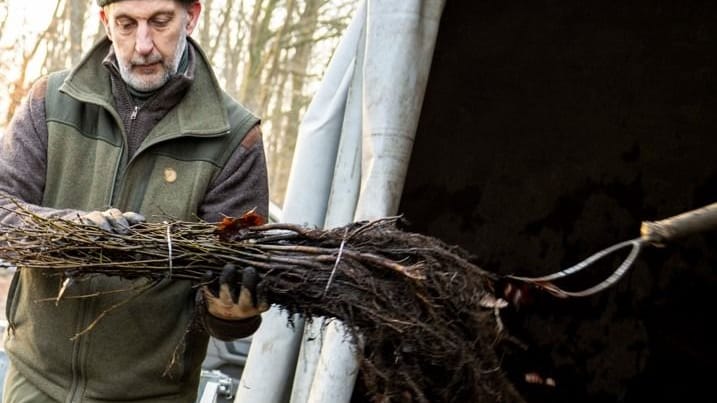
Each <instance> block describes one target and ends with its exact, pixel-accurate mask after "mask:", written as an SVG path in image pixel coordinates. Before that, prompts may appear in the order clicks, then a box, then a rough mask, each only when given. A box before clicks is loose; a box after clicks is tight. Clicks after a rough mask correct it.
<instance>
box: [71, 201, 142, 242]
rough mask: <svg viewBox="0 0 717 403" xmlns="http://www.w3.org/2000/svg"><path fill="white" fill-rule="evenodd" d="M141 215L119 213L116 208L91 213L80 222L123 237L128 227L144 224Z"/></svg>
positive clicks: (129, 212)
mask: <svg viewBox="0 0 717 403" xmlns="http://www.w3.org/2000/svg"><path fill="white" fill-rule="evenodd" d="M144 221H145V218H144V216H143V215H141V214H138V213H134V212H131V211H128V212H125V213H123V212H121V211H120V210H118V209H116V208H111V209H108V210H105V211H92V212H89V213H87V214H85V215H83V216H82V217H80V222H81V223H83V224H89V225H95V226H98V227H100V228H102V229H103V230H105V231H108V232H114V233H116V234H120V235H124V234H126V233H127V232H129V227H130V225H134V224H139V223H141V222H144Z"/></svg>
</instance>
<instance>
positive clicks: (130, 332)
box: [0, 0, 268, 403]
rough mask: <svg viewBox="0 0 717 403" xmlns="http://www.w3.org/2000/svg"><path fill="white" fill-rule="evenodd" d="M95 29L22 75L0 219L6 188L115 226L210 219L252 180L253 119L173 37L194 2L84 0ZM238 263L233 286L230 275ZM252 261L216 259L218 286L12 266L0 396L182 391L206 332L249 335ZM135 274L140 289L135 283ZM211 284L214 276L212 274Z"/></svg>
mask: <svg viewBox="0 0 717 403" xmlns="http://www.w3.org/2000/svg"><path fill="white" fill-rule="evenodd" d="M98 5H99V6H101V11H100V18H101V20H102V23H103V24H104V27H105V30H106V34H107V38H106V39H104V40H103V41H101V42H100V43H98V44H97V45H96V46H95V47H94V48H93V49H92V50H90V51H89V52H88V54H87V55H86V56H85V57H84V59H83V60H82V61H81V62H80V63H79V64H78V65H77V66H75V67H74V68H73V69H72V70H71V71H69V72H60V73H53V74H50V75H49V77H47V78H43V79H41V80H39V81H38V82H37V83H36V84H35V85H34V86H33V88H32V89H31V91H30V94H29V96H28V99H27V101H26V102H25V103H24V104H23V106H22V107H21V108H20V109H19V110H18V112H17V113H16V115H15V116H14V118H13V121H12V123H11V125H10V127H9V130H8V131H7V133H5V136H4V138H3V141H2V146H1V147H0V196H4V197H0V220H2V221H3V222H4V223H11V224H17V225H21V220H20V218H19V216H18V215H17V214H15V212H14V209H15V208H16V205H15V204H14V203H15V202H18V201H19V202H20V203H21V204H22V205H23V207H24V208H27V209H30V210H32V211H34V212H35V213H37V214H40V215H44V216H47V217H57V218H64V219H73V220H80V221H81V222H84V223H89V224H94V225H98V226H100V227H102V228H104V229H106V230H109V231H117V232H122V231H126V227H127V226H129V225H132V224H135V223H138V222H140V221H143V220H144V219H145V217H146V219H147V220H150V221H152V220H156V221H161V220H162V219H164V218H166V217H167V216H170V217H174V218H178V219H185V220H193V219H197V218H201V219H204V220H207V221H218V220H219V219H220V218H221V217H222V215H233V216H237V215H240V214H242V213H244V212H246V211H247V210H249V209H252V208H256V211H257V212H258V213H259V214H262V215H264V216H266V213H267V209H268V197H267V193H268V189H267V188H268V186H267V178H266V165H265V159H264V153H263V145H262V141H261V132H260V129H259V120H258V119H257V118H256V117H254V116H253V115H252V114H251V113H249V112H248V111H246V110H245V109H244V108H243V107H242V106H241V105H239V104H238V103H237V102H235V101H234V100H232V99H231V98H230V97H229V96H227V95H226V94H225V93H224V92H223V91H222V90H221V89H220V88H219V86H218V84H217V81H216V78H215V76H214V73H213V72H212V69H211V67H210V66H209V62H208V60H207V59H206V57H205V56H204V54H203V53H202V52H201V50H200V48H199V46H198V45H197V44H196V43H195V42H194V41H193V40H192V39H191V38H189V35H190V34H191V33H192V31H193V30H194V28H195V26H196V24H197V21H198V19H199V14H200V11H201V8H202V7H201V4H200V2H199V1H190V0H184V1H180V0H98ZM236 275H241V276H243V277H242V279H243V281H242V284H243V285H246V287H242V289H241V297H239V298H237V295H236V294H237V292H236V290H233V289H232V288H233V287H232V285H233V284H236V280H235V279H234V278H233V277H234V276H236ZM257 281H258V278H257V275H256V273H255V272H253V271H252V270H251V269H246V270H245V271H244V272H243V274H241V273H239V274H238V273H236V270H235V269H234V268H232V267H230V266H229V267H227V268H226V270H225V271H224V272H223V273H222V281H221V287H216V288H219V289H220V290H221V291H218V290H216V289H215V290H214V291H213V292H212V291H209V290H208V289H207V288H206V287H205V288H202V289H201V292H199V293H198V292H197V289H196V285H194V284H191V283H190V282H188V281H182V280H170V279H167V280H164V281H162V282H161V283H160V284H158V285H156V286H153V287H151V288H150V289H148V290H146V287H144V286H146V285H147V284H148V282H149V281H148V280H146V279H135V280H128V279H124V278H121V277H118V276H103V275H98V276H93V277H90V278H84V279H78V281H76V282H75V283H74V284H73V285H71V286H70V287H68V289H67V290H66V291H65V292H64V295H63V297H62V299H61V300H60V301H59V303H57V304H55V303H54V302H43V301H46V300H47V298H52V297H54V296H57V295H58V291H59V285H60V284H59V280H58V279H57V278H53V277H49V276H44V275H43V274H42V273H38V272H32V271H29V270H23V269H22V268H20V270H19V272H18V273H17V274H16V276H15V278H14V279H13V284H12V285H11V290H10V293H9V297H8V302H7V317H8V322H9V324H10V326H9V327H10V330H9V331H8V334H7V337H6V346H5V347H6V350H7V353H8V356H9V358H10V362H11V366H10V368H9V369H8V375H7V380H6V384H5V387H4V397H3V401H4V402H13V403H15V402H68V403H69V402H109V401H123V402H192V401H194V400H195V398H196V394H197V387H198V383H199V375H200V370H201V368H200V365H201V362H202V360H203V358H204V355H205V353H206V347H207V341H208V337H209V335H213V336H215V337H218V338H221V339H226V340H228V339H234V338H238V337H244V336H247V335H249V334H251V333H253V332H254V331H255V330H256V329H257V327H258V326H259V323H260V321H261V318H260V316H259V314H260V313H261V312H262V311H264V310H265V309H266V304H259V306H257V304H256V302H252V301H256V298H252V297H255V296H254V295H252V294H251V292H252V291H255V290H256V282H257ZM143 287H144V289H143ZM213 289H214V287H213Z"/></svg>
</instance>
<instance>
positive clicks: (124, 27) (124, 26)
mask: <svg viewBox="0 0 717 403" xmlns="http://www.w3.org/2000/svg"><path fill="white" fill-rule="evenodd" d="M135 25H136V24H135V23H134V22H133V21H117V27H118V28H119V29H120V31H122V32H129V31H131V30H132V29H133V28H134V27H135Z"/></svg>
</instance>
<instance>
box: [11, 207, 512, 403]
mask: <svg viewBox="0 0 717 403" xmlns="http://www.w3.org/2000/svg"><path fill="white" fill-rule="evenodd" d="M19 214H21V215H22V216H23V219H24V224H23V225H21V226H14V227H8V226H4V227H0V259H2V260H4V261H6V262H9V263H10V264H13V265H16V266H17V267H18V268H19V269H20V270H42V271H44V272H46V273H47V274H49V275H58V276H64V277H76V276H84V275H89V274H92V275H97V274H106V275H117V276H125V277H137V276H144V277H150V278H156V279H167V278H170V279H176V280H189V281H193V282H196V283H197V285H199V284H202V282H204V281H206V279H207V277H206V276H207V273H208V272H210V271H214V272H216V273H219V272H221V269H222V267H223V266H224V265H225V264H226V263H229V262H231V263H234V264H235V265H237V266H253V267H255V268H256V270H257V271H258V272H259V273H260V274H261V276H262V278H263V282H262V287H261V291H262V292H263V293H264V295H265V297H266V299H267V301H268V302H270V303H272V304H275V305H277V306H279V307H280V308H282V309H284V310H286V311H287V312H288V313H289V314H292V315H293V314H299V315H302V316H303V317H305V318H307V319H309V320H310V319H312V318H318V317H325V318H336V319H339V320H340V321H342V322H343V324H344V325H345V327H346V328H347V329H349V332H350V334H351V337H352V340H351V341H352V343H353V344H352V345H353V346H354V347H355V348H356V352H357V354H358V357H359V362H360V371H359V383H358V385H357V390H360V391H361V393H363V394H364V400H365V401H373V402H469V401H470V402H477V401H480V402H520V401H522V398H521V397H520V396H519V394H518V393H517V392H516V390H515V389H514V387H513V385H512V384H511V383H510V382H509V381H508V380H507V378H506V376H505V373H504V371H503V370H502V368H501V362H500V359H499V357H498V354H497V350H496V346H497V345H498V344H499V341H500V340H501V338H502V337H503V332H502V331H501V324H500V319H499V317H498V316H497V314H496V312H497V310H496V309H493V307H492V305H491V304H490V301H492V300H495V299H494V298H492V295H493V286H494V283H495V281H496V278H495V276H494V275H493V274H491V273H489V272H486V271H484V270H482V269H480V268H479V267H477V266H476V265H474V264H472V263H470V258H469V256H468V254H467V253H466V252H465V251H463V250H461V249H460V248H458V247H452V246H449V245H447V244H445V243H443V242H442V241H440V240H438V239H435V238H431V237H427V236H424V235H420V234H416V233H410V232H406V231H403V230H401V229H400V228H399V225H400V219H399V218H397V217H393V218H385V219H379V220H375V221H367V222H357V223H352V224H350V225H347V226H345V227H340V228H334V229H331V230H319V229H311V228H306V227H301V226H296V225H290V224H282V223H278V224H277V223H273V224H265V223H263V222H262V221H261V219H260V218H259V217H258V216H256V215H254V214H253V213H251V212H250V213H247V214H245V215H244V216H242V217H239V218H225V219H224V220H223V221H222V222H220V223H207V222H185V221H176V220H168V221H164V222H156V223H142V224H138V225H135V226H133V227H131V228H130V229H129V231H128V232H127V233H126V234H116V233H109V232H105V231H103V230H101V229H99V228H97V227H94V226H90V225H83V224H79V223H77V222H73V221H66V220H59V219H48V218H43V217H40V216H37V215H34V214H32V213H30V212H28V211H24V210H23V211H21V212H20V213H19ZM58 283H59V282H58ZM486 301H488V303H486ZM59 303H61V300H60V301H59Z"/></svg>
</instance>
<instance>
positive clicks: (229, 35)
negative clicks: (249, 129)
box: [0, 0, 358, 205]
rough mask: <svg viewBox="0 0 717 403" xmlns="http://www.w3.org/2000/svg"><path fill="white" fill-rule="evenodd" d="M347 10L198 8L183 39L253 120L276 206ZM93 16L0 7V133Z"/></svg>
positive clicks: (225, 1)
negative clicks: (259, 124) (197, 18)
mask: <svg viewBox="0 0 717 403" xmlns="http://www.w3.org/2000/svg"><path fill="white" fill-rule="evenodd" d="M29 3H32V4H29ZM357 3H358V0H204V1H202V4H203V11H202V13H203V15H202V17H201V18H202V19H201V22H200V24H199V27H198V29H197V30H196V31H195V32H194V33H193V35H192V36H193V38H194V39H196V40H197V41H198V42H199V43H200V44H201V45H202V47H203V48H204V50H205V51H206V53H207V56H208V57H209V58H210V59H211V60H212V62H213V64H214V68H215V71H216V73H217V77H218V79H219V81H220V83H221V84H222V85H223V86H224V88H225V89H226V90H227V92H228V93H229V94H230V95H232V96H233V97H234V98H236V99H237V100H239V101H240V102H242V103H243V104H244V105H246V106H247V107H248V108H249V109H251V110H253V111H254V112H255V113H256V114H257V115H258V116H260V117H261V118H262V121H263V131H264V136H265V137H264V141H265V146H266V152H267V160H268V164H269V181H270V190H271V199H272V201H273V202H274V203H276V204H278V205H282V203H283V198H284V192H285V190H286V180H287V178H288V174H289V169H290V167H291V158H292V155H293V151H294V145H295V144H296V135H297V131H298V127H299V123H300V120H301V116H302V114H303V112H304V111H305V110H306V107H307V106H308V104H309V102H310V100H311V97H312V94H313V91H315V89H316V88H317V84H318V83H319V82H320V80H321V78H322V76H323V73H324V70H325V69H326V67H327V65H328V62H329V59H330V58H331V55H332V54H333V51H334V49H335V48H336V46H337V45H338V42H339V39H340V37H341V35H342V34H343V31H344V29H345V28H346V26H347V25H348V23H349V21H350V19H351V17H352V16H353V14H354V11H355V9H356V6H357ZM97 14H98V8H97V6H96V3H95V0H43V1H38V0H33V1H32V2H27V1H23V0H0V52H2V53H1V56H0V86H2V88H7V90H6V91H3V92H1V93H0V133H1V132H2V131H3V128H4V127H6V126H7V124H8V123H9V121H10V119H11V118H12V115H13V113H14V112H15V109H16V108H17V106H18V105H19V104H20V102H22V100H23V99H24V97H25V95H26V93H27V91H28V89H29V88H30V86H31V85H32V83H33V82H34V81H35V80H36V79H37V78H38V77H40V76H41V75H43V74H47V73H48V72H52V71H55V70H59V69H63V68H68V67H70V66H72V65H73V64H75V63H77V62H78V61H79V60H80V58H81V57H82V55H83V53H84V52H85V51H87V50H88V49H89V48H90V47H91V46H92V45H93V44H94V43H95V42H96V41H97V40H99V39H100V38H102V37H103V36H104V30H103V29H102V27H101V24H100V22H99V18H98V15H97ZM43 16H44V17H43ZM43 21H44V22H43Z"/></svg>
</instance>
